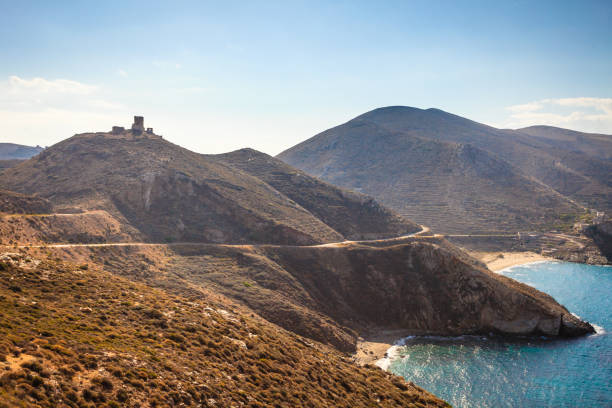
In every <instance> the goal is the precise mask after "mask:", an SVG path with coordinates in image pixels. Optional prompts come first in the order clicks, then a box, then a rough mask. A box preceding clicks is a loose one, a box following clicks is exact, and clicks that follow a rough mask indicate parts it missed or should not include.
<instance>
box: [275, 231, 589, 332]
mask: <svg viewBox="0 0 612 408" xmlns="http://www.w3.org/2000/svg"><path fill="white" fill-rule="evenodd" d="M265 251H266V252H267V253H268V254H269V255H270V257H271V258H272V259H274V260H275V262H277V263H278V264H280V265H282V266H283V267H284V268H285V269H286V270H288V271H289V272H290V273H291V274H292V275H293V276H295V277H296V279H298V281H299V282H300V283H301V284H302V286H303V287H305V288H306V290H307V291H308V293H309V294H310V295H311V296H312V297H313V298H314V299H315V300H316V302H317V305H318V306H319V308H320V310H321V311H322V312H323V313H325V314H327V315H329V316H331V317H333V318H334V319H335V320H336V321H339V322H341V323H342V324H345V325H347V326H350V327H354V328H358V327H359V326H360V325H364V326H374V325H376V326H383V327H385V328H394V329H404V330H408V331H413V332H414V333H420V334H440V335H459V334H469V333H473V334H487V333H498V334H502V335H545V336H552V337H556V336H575V335H581V334H585V333H590V332H593V328H592V327H591V326H590V325H589V324H588V323H584V322H581V321H580V320H578V319H576V318H575V317H574V316H573V315H572V314H571V313H569V312H568V311H567V310H566V309H565V308H564V307H563V306H561V305H559V304H558V303H557V302H555V300H554V299H553V298H552V297H550V296H548V295H546V294H544V293H542V292H539V291H537V290H535V289H533V288H531V287H529V286H527V285H523V284H520V283H518V282H515V281H513V280H511V279H507V278H505V277H503V276H499V275H496V274H494V273H492V272H490V271H488V270H487V269H486V268H482V267H480V266H478V265H477V264H476V263H473V262H470V261H469V260H467V259H462V257H460V256H457V254H454V253H453V252H452V251H451V250H449V249H448V248H447V244H446V243H444V242H440V241H438V242H431V241H427V240H415V241H413V242H410V243H406V244H400V245H396V246H391V247H383V248H371V247H360V246H356V247H346V248H324V249H323V251H321V250H320V249H319V250H317V249H298V248H273V249H266V250H265Z"/></svg>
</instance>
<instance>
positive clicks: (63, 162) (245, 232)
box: [0, 132, 415, 244]
mask: <svg viewBox="0 0 612 408" xmlns="http://www.w3.org/2000/svg"><path fill="white" fill-rule="evenodd" d="M0 185H2V186H3V187H5V188H8V189H9V190H14V191H18V192H21V193H36V194H38V195H40V196H41V197H44V198H47V199H48V200H50V201H51V202H52V203H53V204H54V205H55V206H56V207H57V208H58V209H60V210H61V209H65V210H69V211H75V210H76V211H88V210H104V211H106V212H108V213H109V214H111V215H112V216H113V217H115V218H116V219H117V220H118V221H119V222H120V223H122V224H124V225H129V226H130V227H131V228H132V229H133V230H137V231H139V234H137V235H143V236H145V237H146V239H147V240H149V241H153V242H175V241H189V242H193V241H195V242H226V243H247V242H248V243H257V242H258V243H279V244H314V243H322V242H331V241H342V240H343V239H344V238H345V237H344V235H343V234H342V233H341V232H339V231H338V230H336V229H335V228H334V227H336V228H338V229H339V230H342V231H347V233H348V234H349V235H350V234H352V235H351V236H358V235H359V234H360V233H361V232H363V234H364V235H368V236H370V235H372V234H374V235H377V234H380V235H381V236H390V235H397V233H398V232H402V233H403V232H409V231H412V230H415V226H414V225H413V224H410V223H407V222H405V221H402V220H400V219H399V218H398V217H394V216H391V215H390V213H389V212H388V211H386V210H381V209H380V207H379V206H377V205H376V204H373V203H372V201H371V200H367V199H363V198H361V197H360V198H356V199H353V198H348V197H349V196H347V198H346V199H345V200H344V201H343V202H342V203H341V204H340V205H341V206H344V207H341V208H340V209H338V208H336V209H334V210H333V211H335V212H336V213H326V211H325V209H324V208H319V209H318V210H319V211H318V213H317V214H313V213H312V212H310V211H309V210H308V208H304V207H303V206H301V205H300V204H299V203H298V202H296V201H294V200H293V199H291V198H290V197H288V196H286V195H285V194H283V193H282V192H279V191H278V190H276V189H275V188H274V187H272V186H271V185H269V184H267V183H266V182H265V181H264V180H262V179H260V178H258V177H254V176H252V175H250V174H248V173H247V172H244V171H242V170H240V169H239V168H237V167H233V166H230V165H229V164H227V163H226V162H225V161H223V160H220V159H218V158H215V157H210V156H204V155H200V154H197V153H194V152H191V151H189V150H187V149H184V148H181V147H179V146H177V145H174V144H172V143H170V142H167V141H165V140H163V139H162V138H161V137H158V136H155V135H148V136H142V137H132V136H131V134H129V133H128V132H126V133H125V134H122V135H114V134H110V133H88V134H81V135H76V136H74V137H72V138H70V139H67V140H64V141H62V142H60V143H58V144H56V145H54V146H51V147H49V148H48V149H46V150H45V151H44V152H43V153H42V154H40V155H38V156H36V157H34V158H32V159H30V160H28V161H25V162H23V163H21V164H19V165H17V166H15V167H11V168H9V169H6V170H4V171H3V173H2V178H1V179H0ZM319 190H320V191H326V193H325V194H332V195H333V194H336V193H334V191H336V190H337V189H334V188H333V187H331V186H328V185H321V187H320V189H319ZM311 208H313V207H311ZM347 212H355V214H356V215H349V216H348V217H346V220H343V219H339V218H338V217H340V216H344V215H345V213H347ZM363 214H369V216H368V217H365V218H364V220H365V221H364V223H361V222H360V219H359V217H360V216H361V215H363ZM317 215H319V216H321V217H323V218H325V220H322V219H321V218H319V217H318V216H317ZM391 218H393V221H397V222H398V223H399V224H398V225H395V224H393V223H391V222H390V221H391ZM345 221H346V222H347V223H348V224H347V225H346V226H344V222H345ZM326 222H328V223H329V224H333V225H334V227H332V226H330V225H328V224H327V223H326ZM371 224H373V225H376V226H377V228H378V229H377V230H373V229H372V228H373V227H371ZM134 238H135V239H136V236H135V237H134Z"/></svg>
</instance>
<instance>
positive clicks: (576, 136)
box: [517, 126, 612, 160]
mask: <svg viewBox="0 0 612 408" xmlns="http://www.w3.org/2000/svg"><path fill="white" fill-rule="evenodd" d="M517 132H520V133H525V134H528V135H531V136H534V137H537V138H538V139H539V140H540V142H543V143H547V144H549V145H551V146H554V147H556V148H559V149H563V150H568V151H573V152H579V153H584V154H588V155H590V156H593V157H596V158H598V159H603V160H611V159H612V137H611V136H610V135H602V134H597V133H584V132H577V131H575V130H569V129H562V128H558V127H554V126H529V127H526V128H522V129H517Z"/></svg>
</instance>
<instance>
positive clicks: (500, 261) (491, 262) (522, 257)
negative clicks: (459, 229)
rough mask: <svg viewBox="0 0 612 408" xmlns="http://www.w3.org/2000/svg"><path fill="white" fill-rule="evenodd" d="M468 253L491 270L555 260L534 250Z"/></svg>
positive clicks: (495, 270)
mask: <svg viewBox="0 0 612 408" xmlns="http://www.w3.org/2000/svg"><path fill="white" fill-rule="evenodd" d="M470 255H472V256H473V257H475V258H476V259H478V260H480V261H482V262H484V263H485V264H486V265H487V267H488V268H489V269H490V270H492V271H493V272H498V271H501V270H502V269H505V268H509V267H511V266H516V265H522V264H526V263H530V262H536V261H554V260H555V259H554V258H551V257H546V256H542V255H540V254H536V253H535V252H470Z"/></svg>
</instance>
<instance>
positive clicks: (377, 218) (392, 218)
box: [208, 149, 420, 240]
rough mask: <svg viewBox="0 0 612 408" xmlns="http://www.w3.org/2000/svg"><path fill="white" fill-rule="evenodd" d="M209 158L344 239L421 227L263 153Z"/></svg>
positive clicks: (244, 152) (395, 233)
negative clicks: (283, 199) (276, 194)
mask: <svg viewBox="0 0 612 408" xmlns="http://www.w3.org/2000/svg"><path fill="white" fill-rule="evenodd" d="M208 157H211V158H213V159H219V160H221V161H223V162H225V163H227V164H229V165H231V166H233V167H237V168H239V169H240V170H243V171H245V172H246V173H248V174H250V175H252V176H255V177H257V178H259V179H261V180H263V181H265V182H266V183H268V184H269V185H271V186H272V187H274V188H275V189H276V190H277V191H279V192H280V193H282V194H284V195H286V196H287V197H289V198H290V199H292V200H293V201H295V202H296V203H298V204H299V205H300V206H302V207H303V208H305V209H306V210H308V211H309V212H310V213H312V214H313V215H315V216H316V217H317V218H319V219H320V220H322V221H323V222H325V223H326V224H327V225H329V226H330V227H332V228H333V229H334V230H336V231H338V232H340V233H341V234H342V235H343V236H344V237H345V238H348V239H353V240H360V239H378V238H382V237H385V236H389V237H397V236H400V235H404V234H407V233H412V232H416V231H419V230H420V227H419V226H418V225H416V224H414V223H411V222H410V221H407V220H406V219H403V218H402V217H399V216H397V215H396V214H395V213H393V212H391V211H389V210H388V209H387V208H385V207H383V206H381V205H380V204H378V203H377V202H376V201H375V200H373V199H372V198H371V197H368V196H365V195H363V194H357V193H353V192H350V191H347V190H342V189H339V188H337V187H335V186H332V185H331V184H329V183H326V182H324V181H321V180H319V179H317V178H314V177H311V176H309V175H308V174H306V173H304V172H303V171H300V170H297V169H296V168H293V167H291V166H289V165H287V164H286V163H284V162H283V161H281V160H279V159H276V158H274V157H271V156H269V155H267V154H265V153H261V152H258V151H256V150H253V149H241V150H237V151H235V152H231V153H226V154H221V155H217V156H208Z"/></svg>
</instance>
